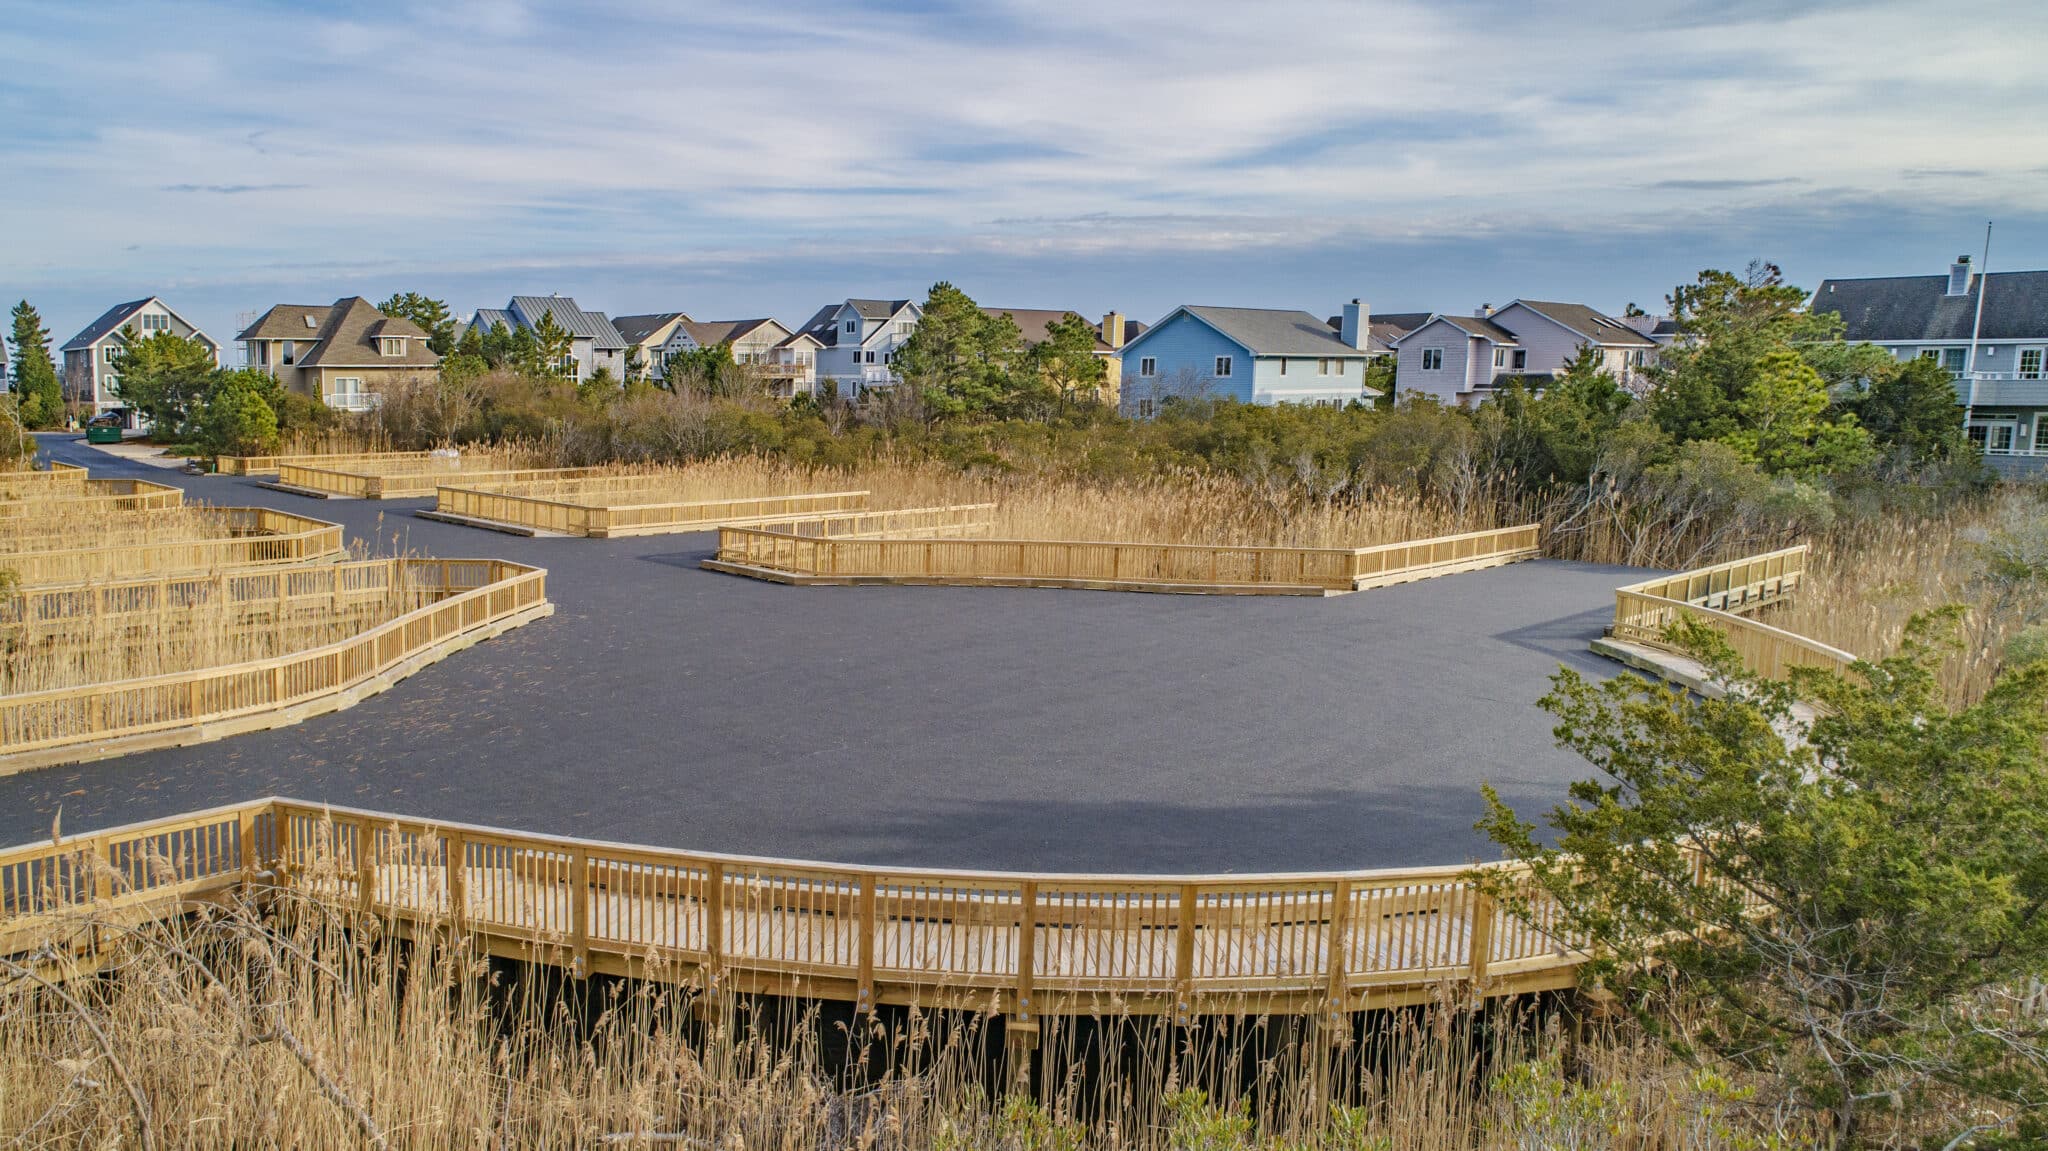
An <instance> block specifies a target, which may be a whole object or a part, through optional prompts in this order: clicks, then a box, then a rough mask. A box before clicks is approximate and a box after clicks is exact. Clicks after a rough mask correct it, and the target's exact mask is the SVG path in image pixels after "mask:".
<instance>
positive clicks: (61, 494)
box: [0, 479, 185, 519]
mask: <svg viewBox="0 0 2048 1151" xmlns="http://www.w3.org/2000/svg"><path fill="white" fill-rule="evenodd" d="M0 486H4V485H0ZM184 501H185V493H184V491H183V490H182V489H180V488H174V487H172V486H171V485H169V484H159V483H155V482H153V481H150V480H92V479H88V480H81V481H79V482H76V483H58V484H54V485H52V486H51V488H50V490H47V491H40V492H37V493H36V494H35V496H34V497H33V498H26V497H20V498H6V499H0V518H7V519H14V518H21V517H27V516H35V515H43V514H49V513H53V512H54V513H57V514H62V515H67V516H69V515H90V514H93V513H94V512H96V511H161V510H163V509H165V508H175V507H179V506H181V505H182V504H183V503H184Z"/></svg>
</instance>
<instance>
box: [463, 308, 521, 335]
mask: <svg viewBox="0 0 2048 1151" xmlns="http://www.w3.org/2000/svg"><path fill="white" fill-rule="evenodd" d="M499 324H503V325H505V330H506V331H508V332H509V331H511V330H512V329H514V328H516V327H518V326H519V317H517V316H515V315H513V314H512V313H510V312H508V311H505V310H504V309H502V308H478V309H477V310H476V315H474V316H471V317H470V319H469V326H470V327H472V328H476V329H478V330H479V331H482V332H483V333H485V334H486V335H488V334H489V333H490V331H491V329H493V328H495V327H497V326H498V325H499Z"/></svg>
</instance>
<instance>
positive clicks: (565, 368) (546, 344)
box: [520, 312, 576, 376]
mask: <svg viewBox="0 0 2048 1151" xmlns="http://www.w3.org/2000/svg"><path fill="white" fill-rule="evenodd" d="M520 330H521V331H525V330H526V329H524V328H522V329H520ZM532 336H533V347H532V355H533V362H532V365H531V366H530V367H529V369H528V370H530V371H532V372H534V373H535V374H537V375H541V374H553V375H558V376H565V375H568V374H569V372H570V371H571V370H572V369H571V365H569V364H568V363H567V362H566V361H567V360H568V359H569V355H570V353H572V352H574V351H575V350H576V337H575V336H573V335H570V334H569V332H568V331H567V330H566V329H564V328H563V327H562V326H561V325H560V324H557V323H556V322H555V314H554V313H553V312H542V313H541V314H540V322H539V323H537V324H535V325H534V326H533V331H532Z"/></svg>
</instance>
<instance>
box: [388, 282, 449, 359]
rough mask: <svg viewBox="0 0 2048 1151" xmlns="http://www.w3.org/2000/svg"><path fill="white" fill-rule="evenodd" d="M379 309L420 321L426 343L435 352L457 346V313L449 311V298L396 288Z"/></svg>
mask: <svg viewBox="0 0 2048 1151" xmlns="http://www.w3.org/2000/svg"><path fill="white" fill-rule="evenodd" d="M377 310H378V311H380V312H382V313H384V314H385V315H387V316H402V317H404V318H406V319H408V320H411V321H412V322H413V323H415V324H418V325H419V326H420V330H421V331H424V332H425V333H427V347H428V348H429V349H431V350H432V351H433V353H434V354H435V355H437V356H445V355H447V354H448V353H449V352H451V351H453V350H454V349H455V317H454V316H451V315H449V313H448V304H447V302H446V301H444V300H437V299H434V298H433V297H432V296H423V295H421V294H419V293H418V292H394V293H393V294H392V296H391V298H390V299H388V300H385V301H384V302H383V303H381V304H378V305H377Z"/></svg>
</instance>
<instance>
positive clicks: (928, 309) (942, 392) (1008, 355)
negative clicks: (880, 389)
mask: <svg viewBox="0 0 2048 1151" xmlns="http://www.w3.org/2000/svg"><path fill="white" fill-rule="evenodd" d="M1023 360H1024V336H1023V333H1021V332H1019V331H1018V330H1017V322H1016V321H1015V320H1013V319H1011V318H1010V317H1009V316H1008V315H1007V314H1005V315H1000V316H991V315H989V314H988V313H986V312H984V311H982V310H981V307H980V306H979V305H977V304H976V303H975V302H974V299H973V297H971V296H969V295H968V294H967V293H965V292H963V291H961V290H960V289H958V288H956V287H954V286H953V285H952V284H950V283H947V282H945V281H943V280H942V281H940V282H939V283H936V284H933V285H932V289H931V291H930V292H929V293H928V294H927V295H926V296H925V302H924V314H923V318H921V319H920V320H918V323H917V330H916V331H914V332H912V333H911V334H910V339H909V340H907V341H905V342H904V344H903V346H902V347H899V348H898V349H896V358H895V361H894V363H895V367H896V371H897V373H898V374H899V375H901V376H902V377H903V379H904V381H905V382H906V383H907V384H908V385H909V386H911V387H914V388H916V389H917V391H918V395H919V396H920V397H921V398H922V399H923V400H924V404H925V410H926V411H927V412H929V413H930V414H931V415H932V416H933V417H935V418H946V417H958V416H974V415H992V414H996V413H998V412H999V411H1000V410H1002V409H1003V408H1004V407H1005V406H1006V405H1007V404H1008V403H1009V402H1010V401H1012V400H1013V399H1015V397H1016V396H1017V394H1018V392H1019V391H1020V380H1019V376H1020V374H1025V373H1020V372H1019V371H1018V369H1019V368H1020V367H1021V366H1022V362H1023Z"/></svg>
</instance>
